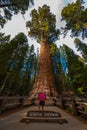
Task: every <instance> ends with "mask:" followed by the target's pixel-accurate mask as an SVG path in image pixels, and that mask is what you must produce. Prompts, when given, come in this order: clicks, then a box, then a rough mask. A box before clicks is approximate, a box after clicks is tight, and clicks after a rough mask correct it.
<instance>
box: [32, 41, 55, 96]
mask: <svg viewBox="0 0 87 130" xmlns="http://www.w3.org/2000/svg"><path fill="white" fill-rule="evenodd" d="M41 91H44V92H46V95H48V96H51V95H52V96H56V95H57V92H56V88H55V85H54V76H53V72H52V66H51V57H50V47H49V43H48V42H47V40H46V39H43V40H42V41H41V48H40V56H39V62H38V75H37V77H36V80H35V84H34V86H33V90H32V92H31V95H32V96H37V94H38V93H39V92H41Z"/></svg>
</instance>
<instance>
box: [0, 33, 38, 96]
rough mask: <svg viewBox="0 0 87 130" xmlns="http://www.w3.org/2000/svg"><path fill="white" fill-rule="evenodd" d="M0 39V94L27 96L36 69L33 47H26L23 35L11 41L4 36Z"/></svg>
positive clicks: (26, 42)
mask: <svg viewBox="0 0 87 130" xmlns="http://www.w3.org/2000/svg"><path fill="white" fill-rule="evenodd" d="M1 37H2V38H1ZM0 38H1V39H2V40H1V43H2V44H1V46H0V94H2V95H4V94H5V95H28V94H29V91H30V89H31V87H32V85H33V82H34V80H35V76H36V69H37V57H36V54H35V52H34V46H31V47H30V46H29V45H28V41H27V38H26V36H25V35H24V34H23V33H19V34H18V35H16V36H15V38H13V39H12V40H9V36H4V34H1V35H0Z"/></svg>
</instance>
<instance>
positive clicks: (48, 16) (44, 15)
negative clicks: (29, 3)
mask: <svg viewBox="0 0 87 130" xmlns="http://www.w3.org/2000/svg"><path fill="white" fill-rule="evenodd" d="M30 16H31V17H32V18H31V21H28V22H26V27H28V28H29V32H28V34H29V36H31V37H34V38H35V39H36V40H37V41H40V40H41V38H43V37H45V38H46V39H48V41H54V40H56V39H58V36H59V33H60V31H59V30H58V29H56V17H55V15H53V14H52V13H51V12H50V7H49V6H47V5H43V6H42V8H41V7H39V8H38V11H37V10H36V9H34V10H32V11H31V14H30Z"/></svg>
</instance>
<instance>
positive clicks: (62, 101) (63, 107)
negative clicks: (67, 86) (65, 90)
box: [61, 97, 65, 109]
mask: <svg viewBox="0 0 87 130" xmlns="http://www.w3.org/2000/svg"><path fill="white" fill-rule="evenodd" d="M61 107H62V109H65V102H64V99H63V97H61Z"/></svg>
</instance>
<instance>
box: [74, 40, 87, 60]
mask: <svg viewBox="0 0 87 130" xmlns="http://www.w3.org/2000/svg"><path fill="white" fill-rule="evenodd" d="M74 43H75V46H76V48H77V51H80V52H81V54H82V56H83V58H84V61H85V62H87V44H86V43H83V42H81V41H80V40H79V39H78V38H75V40H74Z"/></svg>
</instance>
